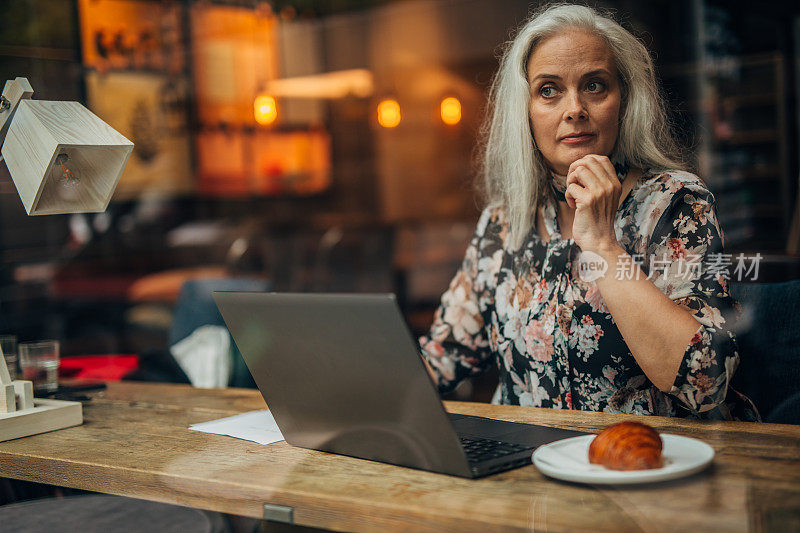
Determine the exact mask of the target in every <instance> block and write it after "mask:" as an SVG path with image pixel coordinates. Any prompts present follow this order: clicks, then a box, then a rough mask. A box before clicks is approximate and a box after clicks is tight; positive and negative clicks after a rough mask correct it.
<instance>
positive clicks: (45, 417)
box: [0, 78, 133, 441]
mask: <svg viewBox="0 0 800 533" xmlns="http://www.w3.org/2000/svg"><path fill="white" fill-rule="evenodd" d="M32 95H33V89H32V88H31V85H30V83H28V80H27V78H16V79H14V80H8V81H7V82H6V84H5V87H4V88H3V94H2V97H0V145H2V149H1V150H0V153H2V157H0V161H5V163H6V166H7V167H8V171H9V173H10V174H11V179H12V180H13V181H14V185H15V186H16V188H17V193H18V194H19V197H20V199H21V200H22V203H23V205H24V206H25V211H26V212H27V213H28V214H29V215H46V214H63V213H96V212H101V211H105V209H106V207H108V203H109V202H110V201H111V195H112V194H114V189H115V188H116V187H117V183H118V182H119V179H120V177H121V176H122V171H123V170H124V169H125V164H126V163H127V162H128V158H129V157H130V155H131V152H132V151H133V143H132V142H131V141H129V140H128V139H126V138H125V137H123V136H122V135H120V134H119V133H118V132H117V131H116V130H114V129H113V128H112V127H111V126H109V125H108V124H106V123H105V122H103V121H102V120H101V119H100V118H98V117H97V115H95V114H94V113H92V112H91V111H89V110H88V109H86V108H85V107H84V106H82V105H81V104H79V103H78V102H51V101H43V100H31V96H32ZM82 423H83V410H82V406H81V403H80V402H66V401H61V400H49V399H39V398H34V397H33V383H32V382H30V381H24V380H16V381H12V380H11V376H10V374H9V372H8V367H7V366H6V361H5V357H4V356H3V352H2V350H0V441H4V440H9V439H16V438H19V437H26V436H28V435H35V434H37V433H44V432H45V431H53V430H56V429H61V428H65V427H70V426H77V425H80V424H82Z"/></svg>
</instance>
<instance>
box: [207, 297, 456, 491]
mask: <svg viewBox="0 0 800 533" xmlns="http://www.w3.org/2000/svg"><path fill="white" fill-rule="evenodd" d="M214 301H215V302H216V303H217V307H219V310H220V313H221V314H222V317H223V318H224V319H225V323H226V324H227V325H228V329H229V330H230V332H231V335H232V336H233V339H234V341H235V342H236V345H237V346H238V348H239V351H240V352H241V353H242V356H243V357H244V360H245V362H246V363H247V366H248V368H249V369H250V373H251V374H252V375H253V379H254V380H255V382H256V384H257V385H258V388H259V390H260V391H261V394H262V396H263V397H264V400H265V401H266V402H267V405H268V406H269V408H270V411H272V413H273V415H274V417H275V420H276V422H277V423H278V426H279V427H280V428H281V431H282V432H283V435H284V437H285V438H286V441H287V442H289V443H290V444H293V445H295V446H301V447H304V448H312V449H315V450H322V451H328V452H332V453H338V454H342V455H350V456H353V457H360V458H363V459H371V460H375V461H382V462H387V463H391V464H397V465H402V466H410V467H414V468H421V469H424V470H431V471H435V472H442V473H448V474H454V475H460V476H469V475H470V473H469V466H468V463H467V460H466V457H465V456H464V453H463V451H462V449H461V445H460V444H459V441H458V437H457V435H456V433H455V431H454V430H453V428H452V425H451V424H450V421H449V420H448V417H447V414H446V412H445V410H444V407H443V406H442V403H441V401H440V399H439V395H438V392H437V390H436V388H435V386H434V384H433V383H432V382H431V380H430V378H429V377H428V374H427V372H426V370H425V367H424V365H423V363H422V361H421V359H420V357H419V355H418V351H417V344H416V342H414V340H413V339H412V338H411V335H410V334H409V332H408V329H407V328H406V326H405V322H404V321H403V317H402V315H401V313H400V310H399V308H398V307H397V303H396V302H395V298H394V295H390V294H383V295H361V294H281V293H263V292H214Z"/></svg>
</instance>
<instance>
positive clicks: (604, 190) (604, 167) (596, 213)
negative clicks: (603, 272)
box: [564, 154, 622, 256]
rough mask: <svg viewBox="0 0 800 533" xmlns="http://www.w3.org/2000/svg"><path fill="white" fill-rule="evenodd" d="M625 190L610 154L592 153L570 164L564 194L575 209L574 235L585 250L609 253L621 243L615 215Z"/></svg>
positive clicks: (603, 253)
mask: <svg viewBox="0 0 800 533" xmlns="http://www.w3.org/2000/svg"><path fill="white" fill-rule="evenodd" d="M621 193H622V186H621V185H620V182H619V178H618V177H617V171H616V170H615V169H614V165H613V164H612V163H611V161H609V159H608V157H606V156H602V155H594V154H590V155H587V156H584V157H582V158H580V159H578V160H577V161H575V162H574V163H572V164H571V165H570V166H569V171H568V172H567V190H566V192H565V193H564V196H565V197H566V200H567V204H568V205H569V206H570V207H571V208H573V209H575V219H574V221H573V222H572V238H573V239H575V243H576V244H577V245H578V246H580V248H581V250H583V251H591V252H595V253H598V254H600V255H603V256H605V254H606V253H607V252H611V251H613V250H616V249H617V248H618V247H619V243H618V242H617V236H616V233H615V231H614V219H615V217H616V213H617V209H618V208H619V198H620V195H621Z"/></svg>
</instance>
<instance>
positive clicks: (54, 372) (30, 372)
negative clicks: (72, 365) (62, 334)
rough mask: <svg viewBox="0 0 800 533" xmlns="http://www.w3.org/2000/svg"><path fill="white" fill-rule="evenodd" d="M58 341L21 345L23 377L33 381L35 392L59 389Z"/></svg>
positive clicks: (20, 356) (20, 361)
mask: <svg viewBox="0 0 800 533" xmlns="http://www.w3.org/2000/svg"><path fill="white" fill-rule="evenodd" d="M59 364H60V359H59V344H58V341H39V342H25V343H22V344H20V345H19V366H20V370H22V379H25V380H28V381H33V390H34V392H55V391H56V390H58V366H59Z"/></svg>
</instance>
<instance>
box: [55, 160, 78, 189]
mask: <svg viewBox="0 0 800 533" xmlns="http://www.w3.org/2000/svg"><path fill="white" fill-rule="evenodd" d="M50 179H53V180H55V181H56V183H57V184H58V185H59V187H63V188H65V189H74V188H75V187H77V186H78V184H79V183H80V182H81V173H80V172H79V171H78V169H77V168H75V164H74V162H71V161H70V160H69V156H68V155H67V154H63V153H62V154H58V156H56V162H55V163H53V168H52V169H51V170H50Z"/></svg>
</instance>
